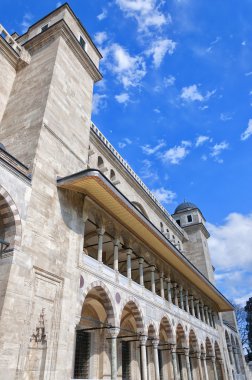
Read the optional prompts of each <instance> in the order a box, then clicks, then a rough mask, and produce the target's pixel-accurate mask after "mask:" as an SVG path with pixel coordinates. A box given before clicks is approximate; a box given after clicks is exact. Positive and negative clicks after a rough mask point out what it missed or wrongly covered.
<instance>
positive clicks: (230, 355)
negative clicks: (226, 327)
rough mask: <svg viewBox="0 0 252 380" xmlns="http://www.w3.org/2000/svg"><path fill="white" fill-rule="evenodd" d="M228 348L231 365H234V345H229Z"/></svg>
mask: <svg viewBox="0 0 252 380" xmlns="http://www.w3.org/2000/svg"><path fill="white" fill-rule="evenodd" d="M227 348H228V352H229V359H230V363H231V364H234V354H233V348H232V345H231V344H228V345H227Z"/></svg>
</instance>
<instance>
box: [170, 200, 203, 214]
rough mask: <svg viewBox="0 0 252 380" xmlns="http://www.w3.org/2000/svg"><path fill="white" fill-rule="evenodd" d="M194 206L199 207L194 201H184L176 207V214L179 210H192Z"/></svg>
mask: <svg viewBox="0 0 252 380" xmlns="http://www.w3.org/2000/svg"><path fill="white" fill-rule="evenodd" d="M194 208H198V207H197V206H196V205H195V204H194V203H192V202H183V203H181V204H180V205H178V206H177V207H176V210H175V212H174V214H177V213H178V212H182V211H186V210H191V209H194Z"/></svg>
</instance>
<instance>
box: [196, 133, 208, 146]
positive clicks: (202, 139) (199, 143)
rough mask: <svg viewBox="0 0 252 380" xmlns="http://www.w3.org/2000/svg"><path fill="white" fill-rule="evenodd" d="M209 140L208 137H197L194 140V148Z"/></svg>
mask: <svg viewBox="0 0 252 380" xmlns="http://www.w3.org/2000/svg"><path fill="white" fill-rule="evenodd" d="M209 139H210V138H209V137H208V136H199V137H197V139H196V143H195V146H196V147H198V146H200V145H202V144H204V143H205V142H206V141H208V140H209Z"/></svg>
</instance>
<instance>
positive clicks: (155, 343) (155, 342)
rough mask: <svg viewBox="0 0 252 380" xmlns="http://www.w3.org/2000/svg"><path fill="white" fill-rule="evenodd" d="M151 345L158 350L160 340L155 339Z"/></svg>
mask: <svg viewBox="0 0 252 380" xmlns="http://www.w3.org/2000/svg"><path fill="white" fill-rule="evenodd" d="M151 343H152V345H153V347H154V348H155V349H157V348H158V345H159V339H153V340H152V342H151Z"/></svg>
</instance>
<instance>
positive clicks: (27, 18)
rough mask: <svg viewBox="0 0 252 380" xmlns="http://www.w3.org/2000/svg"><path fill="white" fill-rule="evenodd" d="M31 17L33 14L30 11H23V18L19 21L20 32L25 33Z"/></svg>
mask: <svg viewBox="0 0 252 380" xmlns="http://www.w3.org/2000/svg"><path fill="white" fill-rule="evenodd" d="M32 19H33V15H32V14H31V13H25V14H24V17H23V20H22V22H21V27H22V33H25V32H26V31H27V29H28V28H29V26H30V25H31V21H32Z"/></svg>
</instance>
